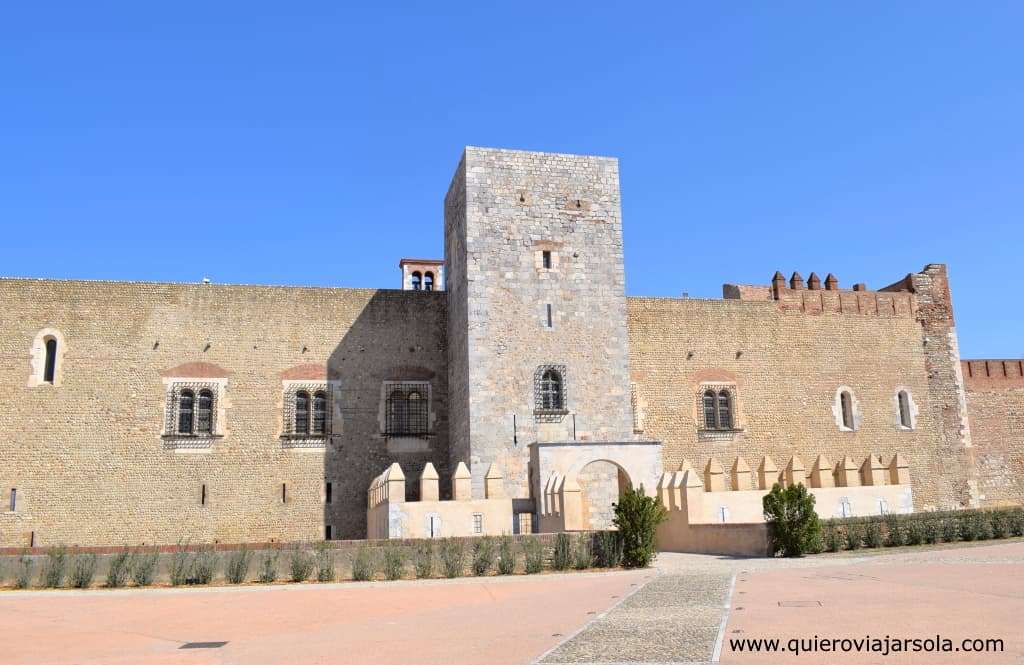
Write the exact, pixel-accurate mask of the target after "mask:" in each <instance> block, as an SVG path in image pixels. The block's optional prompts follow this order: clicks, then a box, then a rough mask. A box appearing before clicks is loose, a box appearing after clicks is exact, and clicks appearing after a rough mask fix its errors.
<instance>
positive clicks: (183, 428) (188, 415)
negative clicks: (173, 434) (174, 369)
mask: <svg viewBox="0 0 1024 665" xmlns="http://www.w3.org/2000/svg"><path fill="white" fill-rule="evenodd" d="M194 405H195V393H193V392H192V391H191V390H182V391H181V393H180V394H179V395H178V434H191V433H192V408H193V406H194Z"/></svg>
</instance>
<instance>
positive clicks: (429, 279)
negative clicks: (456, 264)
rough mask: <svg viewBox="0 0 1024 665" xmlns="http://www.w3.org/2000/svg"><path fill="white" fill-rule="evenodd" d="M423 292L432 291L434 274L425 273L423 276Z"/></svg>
mask: <svg viewBox="0 0 1024 665" xmlns="http://www.w3.org/2000/svg"><path fill="white" fill-rule="evenodd" d="M423 290H424V291H433V290H434V273H432V272H427V273H426V274H424V275H423Z"/></svg>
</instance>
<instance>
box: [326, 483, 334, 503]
mask: <svg viewBox="0 0 1024 665" xmlns="http://www.w3.org/2000/svg"><path fill="white" fill-rule="evenodd" d="M333 495H334V487H333V484H332V483H327V487H325V488H324V500H325V501H326V502H327V503H331V501H333V500H334V496H333Z"/></svg>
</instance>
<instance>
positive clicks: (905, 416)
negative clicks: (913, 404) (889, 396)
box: [896, 390, 914, 429]
mask: <svg viewBox="0 0 1024 665" xmlns="http://www.w3.org/2000/svg"><path fill="white" fill-rule="evenodd" d="M896 399H897V400H898V401H899V406H900V425H901V426H902V427H906V428H907V429H911V428H912V427H913V426H914V424H913V420H912V419H911V417H910V395H908V394H907V391H906V390H901V391H900V392H899V393H898V394H897V395H896Z"/></svg>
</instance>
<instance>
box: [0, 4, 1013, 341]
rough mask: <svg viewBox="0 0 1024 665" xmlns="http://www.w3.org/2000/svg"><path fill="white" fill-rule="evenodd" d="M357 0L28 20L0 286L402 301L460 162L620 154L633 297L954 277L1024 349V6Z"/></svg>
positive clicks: (10, 151) (14, 46)
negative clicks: (398, 296) (15, 279)
mask: <svg viewBox="0 0 1024 665" xmlns="http://www.w3.org/2000/svg"><path fill="white" fill-rule="evenodd" d="M157 4H160V5H161V7H159V8H158V7H157V6H156V5H157ZM358 4H361V5H364V6H366V5H370V4H375V5H376V6H375V7H374V8H373V9H366V8H365V7H363V8H361V7H359V6H356V5H357V3H339V2H317V3H305V2H287V3H285V2H280V3H274V4H270V3H260V2H202V3H200V2H184V1H183V2H176V3H145V2H142V3H140V2H124V3H110V2H102V1H99V2H90V3H84V2H73V3H72V2H47V3H39V2H35V3H33V2H21V3H10V4H9V5H8V6H7V7H5V9H4V12H3V17H2V20H0V224H2V235H0V274H3V275H9V276H34V277H68V278H89V279H98V278H103V279H142V280H171V281H197V280H199V279H201V278H202V277H203V276H209V277H210V278H212V279H213V280H214V281H216V282H246V283H274V284H300V285H327V286H383V287H394V286H396V285H397V284H398V268H397V262H398V259H399V258H400V257H402V256H417V257H418V256H441V255H442V254H443V240H442V233H443V229H442V199H443V196H444V193H445V190H446V188H447V185H448V181H449V178H450V176H451V172H452V170H453V168H454V167H455V164H456V162H457V160H458V157H459V153H460V150H461V148H462V146H464V145H481V146H498V147H508V148H523V149H531V150H550V151H559V152H576V153H594V154H603V155H613V156H616V157H619V158H620V160H621V164H620V166H621V174H622V192H623V215H624V225H625V243H626V274H627V282H628V283H627V288H628V291H629V293H630V294H636V295H679V294H680V293H682V292H684V291H686V292H689V293H690V294H691V296H699V297H718V296H720V294H721V287H720V285H721V284H722V283H723V282H745V283H765V282H767V281H768V280H769V278H770V277H771V275H772V273H773V272H774V271H775V270H782V271H783V272H785V273H786V274H787V275H788V274H789V273H790V272H791V271H793V270H799V271H800V272H801V273H802V274H803V275H804V277H806V276H807V274H808V273H810V272H811V271H812V270H814V271H817V272H818V274H819V275H820V276H821V277H822V278H824V276H825V274H826V273H828V272H834V273H835V274H836V275H838V276H839V279H840V281H841V283H842V284H843V285H844V286H849V285H851V284H853V283H854V282H860V281H863V282H866V283H867V284H868V285H869V287H879V286H883V285H885V284H889V283H891V282H893V281H895V280H897V279H899V278H901V277H903V276H904V275H905V274H906V273H908V272H910V271H913V270H918V269H920V268H921V267H922V266H923V265H924V264H925V263H929V262H945V263H948V264H949V266H950V272H951V275H952V279H953V282H952V284H953V296H954V299H955V304H956V314H957V318H958V326H959V331H960V341H961V348H962V352H963V354H964V356H965V357H970V356H975V357H1019V356H1022V355H1024V336H1022V333H1021V330H1022V328H1024V325H1022V324H1024V306H1022V305H1021V296H1022V295H1024V289H1022V286H1024V278H1022V276H1021V274H1022V273H1021V271H1022V269H1024V265H1022V264H1024V260H1022V259H1024V252H1022V248H1024V220H1022V217H1024V129H1022V123H1024V37H1022V29H1024V4H1021V3H1019V2H980V3H967V2H921V3H913V2H878V3H840V2H807V3H763V2H756V3H755V2H750V3H742V2H730V3H659V4H657V5H647V4H642V3H619V4H618V7H617V8H615V9H611V8H605V7H604V6H601V5H599V3H594V2H588V3H579V4H570V3H565V2H551V1H550V0H549V1H547V2H543V3H537V4H533V3H527V2H516V3H508V4H502V5H498V4H495V3H486V2H477V3H472V4H466V5H464V6H458V5H455V4H446V3H438V2H434V3H424V4H422V5H418V6H411V5H400V4H392V5H384V4H381V3H358ZM346 5H349V6H346Z"/></svg>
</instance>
